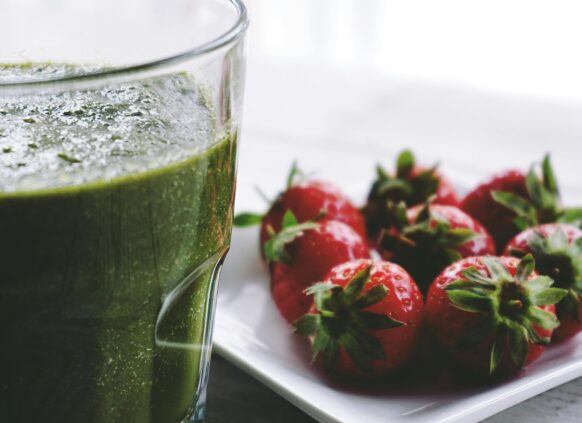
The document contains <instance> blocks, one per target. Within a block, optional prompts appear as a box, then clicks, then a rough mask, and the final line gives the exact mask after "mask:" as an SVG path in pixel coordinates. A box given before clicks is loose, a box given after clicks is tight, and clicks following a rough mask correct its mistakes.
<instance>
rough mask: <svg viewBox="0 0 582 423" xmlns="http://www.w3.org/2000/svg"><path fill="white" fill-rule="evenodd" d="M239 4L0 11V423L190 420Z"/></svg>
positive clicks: (225, 147) (215, 237)
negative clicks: (0, 41)
mask: <svg viewBox="0 0 582 423" xmlns="http://www.w3.org/2000/svg"><path fill="white" fill-rule="evenodd" d="M247 25H248V22H247V15H246V10H245V7H244V5H243V4H242V3H241V2H240V1H239V0H140V1H129V0H128V1H119V0H83V1H79V0H0V39H1V40H2V43H1V44H0V422H6V423H8V422H10V423H32V422H34V423H37V422H43V423H73V422H74V423H179V422H199V421H202V420H203V417H204V402H205V390H206V384H207V380H208V366H209V360H210V350H211V338H212V324H213V314H214V302H215V295H216V289H217V280H218V275H219V271H220V267H221V264H222V261H223V259H224V257H225V255H226V252H227V250H228V248H229V244H230V234H231V224H232V213H233V201H234V191H235V180H236V178H235V174H236V144H237V138H238V133H239V126H240V114H241V104H242V95H243V84H244V76H245V53H244V38H245V31H246V28H247Z"/></svg>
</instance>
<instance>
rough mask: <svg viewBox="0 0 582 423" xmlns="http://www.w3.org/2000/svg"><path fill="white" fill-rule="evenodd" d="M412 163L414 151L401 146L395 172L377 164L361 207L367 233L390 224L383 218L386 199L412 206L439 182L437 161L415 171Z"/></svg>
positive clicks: (427, 195) (434, 191)
mask: <svg viewBox="0 0 582 423" xmlns="http://www.w3.org/2000/svg"><path fill="white" fill-rule="evenodd" d="M415 165H416V159H415V157H414V154H413V153H412V152H411V151H410V150H404V151H402V152H401V153H400V154H399V155H398V158H397V160H396V173H395V174H394V175H392V174H390V173H389V172H387V171H386V170H384V169H383V168H382V167H381V166H380V165H378V166H377V167H376V180H375V181H374V183H373V184H372V188H371V189H370V193H369V194H368V204H367V205H366V207H364V209H363V213H364V216H365V217H366V225H367V228H366V229H367V231H368V234H369V235H370V236H374V235H375V234H376V233H377V232H378V231H379V230H380V229H383V228H387V227H389V222H387V221H385V208H386V207H387V205H388V202H392V203H400V202H401V201H403V202H404V203H405V204H406V205H408V206H413V205H416V204H420V203H423V202H425V201H426V200H427V199H428V198H429V197H430V196H432V195H434V194H435V193H436V191H437V189H438V187H439V184H440V179H439V176H438V174H437V172H436V170H437V167H438V165H435V166H433V167H430V168H428V169H425V170H423V171H420V172H414V169H415Z"/></svg>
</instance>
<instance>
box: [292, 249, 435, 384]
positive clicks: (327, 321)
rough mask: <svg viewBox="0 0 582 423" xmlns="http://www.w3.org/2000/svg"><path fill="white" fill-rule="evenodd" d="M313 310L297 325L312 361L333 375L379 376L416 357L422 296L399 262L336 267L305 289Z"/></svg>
mask: <svg viewBox="0 0 582 423" xmlns="http://www.w3.org/2000/svg"><path fill="white" fill-rule="evenodd" d="M306 292H307V293H308V294H310V295H313V297H314V305H313V307H312V309H311V311H310V312H309V313H308V314H306V315H304V316H303V317H301V318H300V319H298V320H297V321H295V322H294V323H293V327H294V330H295V333H297V334H299V335H302V336H307V337H309V339H310V340H311V343H312V347H313V358H314V360H315V361H316V362H317V363H320V364H322V365H323V367H324V370H325V371H326V372H328V373H330V374H332V375H335V376H340V377H344V378H354V377H355V378H362V377H363V378H376V377H379V376H382V375H385V374H388V373H391V372H394V371H395V370H397V369H400V368H402V367H403V366H404V365H405V364H406V363H408V362H409V360H410V359H411V358H412V357H413V355H414V354H413V353H414V350H415V348H416V347H417V345H418V342H419V340H420V336H421V332H422V322H423V308H424V306H423V302H422V294H421V293H420V291H419V290H418V288H417V286H416V284H415V283H414V281H413V279H412V278H411V277H410V275H409V274H408V273H406V271H405V270H404V269H403V268H402V267H400V266H398V265H397V264H394V263H389V262H379V263H374V264H372V262H371V260H355V261H351V262H349V263H344V264H341V265H339V266H337V267H334V268H333V269H332V270H331V271H330V272H329V274H328V275H327V277H326V278H325V280H324V281H323V282H321V283H317V284H315V285H313V286H311V287H310V288H309V289H307V291H306Z"/></svg>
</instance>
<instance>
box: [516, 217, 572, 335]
mask: <svg viewBox="0 0 582 423" xmlns="http://www.w3.org/2000/svg"><path fill="white" fill-rule="evenodd" d="M505 254H506V255H510V254H511V255H514V256H518V257H523V256H524V255H526V254H532V255H533V256H534V258H535V260H536V270H537V272H538V273H539V274H541V275H546V276H549V277H551V278H552V279H553V280H554V282H555V285H556V287H558V288H563V289H565V290H567V291H568V295H566V297H565V298H564V299H563V300H562V301H561V302H560V303H558V304H557V305H556V310H557V315H558V319H559V320H560V326H559V327H558V328H557V329H556V330H555V332H554V336H553V338H552V339H553V340H554V341H561V340H564V339H567V338H570V337H572V336H574V335H575V334H577V333H578V332H580V331H581V330H582V306H580V301H581V300H582V230H580V229H578V228H577V227H576V226H573V225H568V224H564V223H561V224H556V223H547V224H545V225H541V226H538V227H535V228H529V229H526V230H525V231H523V232H521V233H520V234H519V235H517V236H516V237H515V238H513V239H512V240H511V241H510V242H509V244H507V247H506V248H505Z"/></svg>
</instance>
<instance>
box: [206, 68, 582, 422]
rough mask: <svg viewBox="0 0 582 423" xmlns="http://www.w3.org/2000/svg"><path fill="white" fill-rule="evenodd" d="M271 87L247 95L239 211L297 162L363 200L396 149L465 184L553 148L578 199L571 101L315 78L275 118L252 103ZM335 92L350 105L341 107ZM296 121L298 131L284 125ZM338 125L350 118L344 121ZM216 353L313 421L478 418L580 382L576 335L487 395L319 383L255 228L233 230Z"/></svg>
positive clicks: (273, 187) (571, 196) (581, 343)
mask: <svg viewBox="0 0 582 423" xmlns="http://www.w3.org/2000/svg"><path fill="white" fill-rule="evenodd" d="M265 79H266V81H265ZM289 80H290V81H292V80H293V78H291V79H289ZM269 81H270V79H269V78H268V77H265V78H263V79H262V80H261V84H255V85H256V86H255V90H251V92H253V93H255V96H254V97H253V98H251V99H250V100H251V101H250V106H252V107H249V109H251V110H249V111H250V112H253V111H254V115H253V113H250V114H251V115H252V116H250V119H248V120H247V126H246V127H245V133H244V135H245V137H244V140H243V144H242V146H243V148H242V150H241V157H240V159H241V160H240V163H239V169H240V171H239V182H238V193H237V209H238V210H237V211H239V212H240V211H249V210H254V211H259V210H262V209H263V208H264V207H265V206H264V204H263V203H262V202H261V200H260V199H259V197H258V196H257V195H256V193H255V192H254V190H253V187H254V186H255V185H258V186H260V187H261V188H262V189H263V190H265V192H267V193H268V194H269V195H274V194H275V193H276V192H277V191H278V190H279V189H280V188H281V187H282V186H283V184H284V178H285V175H286V172H287V169H288V167H289V166H290V163H291V160H292V159H293V158H295V157H297V158H299V159H300V165H301V166H302V167H303V168H304V169H306V170H308V171H311V170H319V171H321V175H320V176H321V177H322V178H325V179H328V180H330V181H334V182H335V183H336V184H337V185H339V186H340V187H341V188H342V189H343V190H344V191H345V192H346V193H348V194H349V195H350V196H352V198H354V200H355V201H356V202H359V204H361V203H362V201H363V199H364V197H365V195H366V191H367V188H368V184H369V183H370V181H371V179H372V177H373V174H374V165H375V164H376V163H377V162H381V163H382V164H384V165H386V166H389V165H391V164H392V163H393V160H394V157H395V153H396V151H397V150H399V149H400V148H401V147H402V146H405V145H410V146H412V147H413V148H414V149H415V150H416V152H417V154H418V155H419V156H420V160H422V161H423V162H424V163H427V164H431V163H433V162H435V161H437V160H441V165H442V166H441V168H442V170H443V172H444V173H445V174H446V175H447V176H449V177H450V178H452V179H453V180H454V181H456V182H457V183H459V184H462V185H463V186H464V187H471V186H473V185H474V184H475V183H477V181H479V180H481V179H484V178H485V177H486V176H487V175H488V174H490V173H491V172H494V171H496V170H501V169H505V168H509V167H521V168H523V169H527V166H528V165H529V163H530V162H531V161H533V160H539V159H541V156H542V154H543V152H544V151H545V150H547V149H551V150H552V153H553V158H554V164H555V165H556V168H557V172H558V177H559V179H560V183H561V185H562V188H563V191H564V192H563V194H564V197H565V200H566V201H567V203H569V204H582V192H581V191H580V189H579V182H578V181H579V179H578V178H577V176H576V175H578V173H579V165H578V164H577V161H578V158H579V157H580V155H579V153H580V151H582V146H580V144H579V143H578V144H577V143H575V142H570V141H569V138H568V136H574V135H576V136H577V137H578V138H579V135H580V134H581V133H582V127H581V126H580V124H579V122H580V121H579V120H576V119H569V118H567V117H568V116H574V114H573V111H574V110H576V111H579V110H580V109H582V108H580V107H579V106H578V105H576V106H570V105H566V106H565V105H561V104H553V103H551V102H534V101H530V100H527V99H522V98H517V97H502V96H500V97H492V96H490V95H482V94H479V93H472V92H468V91H467V92H465V91H459V90H448V89H441V88H434V87H430V86H416V85H414V86H413V85H408V86H404V89H400V88H399V89H398V90H396V89H393V87H391V86H390V85H386V84H375V85H374V84H368V83H366V84H364V83H361V84H360V85H362V86H361V87H360V86H359V85H355V83H353V82H352V83H351V84H348V83H346V84H345V85H342V90H341V91H338V90H337V87H338V86H339V85H338V84H337V83H335V82H333V83H328V82H326V80H322V81H319V80H318V83H317V84H315V83H314V84H313V86H311V85H307V88H305V87H303V85H297V86H292V87H290V88H289V91H290V92H289V93H288V95H282V96H281V98H285V99H286V102H283V103H282V106H281V107H287V109H289V110H287V109H285V113H281V112H280V109H279V108H278V107H277V108H275V110H276V113H273V112H269V110H268V109H269V108H270V107H272V105H271V103H269V102H268V101H266V99H268V98H270V97H269V96H270V95H271V94H269V93H267V92H265V93H264V95H263V96H261V95H260V93H261V91H260V90H259V88H260V87H263V86H264V85H266V86H267V87H270V88H271V89H273V87H278V89H283V90H285V89H286V87H287V85H285V84H281V83H277V80H275V81H274V82H273V83H269ZM308 82H309V81H308ZM326 84H327V85H329V87H328V88H326V86H327V85H326ZM354 87H355V88H354ZM399 87H400V86H399ZM352 88H353V90H351V91H350V89H352ZM356 88H358V89H356ZM293 90H296V91H300V92H301V93H303V94H305V96H307V95H308V94H309V91H310V90H311V91H313V92H325V93H327V94H329V95H325V96H324V95H321V96H319V97H317V98H321V99H329V101H328V100H326V103H325V104H323V105H316V106H313V107H311V106H310V103H309V102H305V101H304V102H300V101H299V100H300V99H302V98H304V96H303V95H298V94H296V93H295V94H294V93H292V92H291V91H293ZM264 91H267V90H266V89H264ZM352 91H353V92H352ZM339 92H341V94H342V95H344V96H347V98H349V101H340V99H338V95H339V94H338V93H339ZM257 93H258V94H257ZM399 93H400V94H399ZM310 98H311V97H310ZM411 99H413V100H414V101H412V100H411ZM322 101H323V100H322ZM299 103H301V104H299ZM403 105H405V106H406V107H403ZM300 106H301V107H300ZM569 112H572V113H569ZM575 115H576V116H579V113H578V114H575ZM289 116H291V118H290V117H289ZM253 117H254V119H253ZM259 117H260V119H259ZM346 117H349V119H348V118H346ZM355 117H357V119H356V118H355ZM526 117H527V119H526ZM293 120H296V121H297V122H301V125H298V126H296V125H293V124H291V121H293ZM352 121H354V122H352ZM248 122H250V123H248ZM346 122H347V123H349V122H352V123H350V126H346V125H347V123H346ZM463 128H465V129H466V130H465V129H463ZM468 128H470V129H468ZM318 131H319V132H318ZM468 140H469V141H470V142H468ZM214 346H215V351H216V352H218V353H219V354H220V355H222V356H223V357H225V358H226V359H228V360H229V361H231V362H232V363H234V364H235V365H237V366H239V367H240V368H242V369H243V370H245V371H246V372H248V373H249V374H250V375H252V376H253V377H255V378H257V379H258V380H260V381H262V382H263V383H265V384H266V385H267V386H269V387H270V388H271V389H273V390H274V391H276V392H278V393H279V394H280V395H282V396H283V397H285V398H286V399H288V400H289V401H290V402H292V403H293V404H295V405H296V406H298V407H299V408H301V409H302V410H304V411H305V412H306V413H308V414H309V415H311V416H312V417H314V418H315V419H317V420H319V421H322V422H349V423H379V422H387V421H391V422H410V423H420V422H431V423H433V422H457V421H463V422H471V421H478V420H481V419H484V418H486V417H488V416H491V415H493V414H495V413H497V412H499V411H501V410H503V409H505V408H508V407H511V406H513V405H515V404H517V403H519V402H522V401H524V400H526V399H528V398H530V397H532V396H535V395H537V394H539V393H541V392H543V391H546V390H548V389H551V388H553V387H555V386H557V385H560V384H563V383H565V382H568V381H570V380H572V379H575V378H577V377H580V376H582V335H580V336H578V337H576V338H574V339H572V340H570V341H568V342H567V343H565V344H562V345H559V346H553V347H551V348H549V349H548V350H547V351H546V352H545V354H544V355H543V356H542V358H541V359H540V360H539V361H537V362H536V363H534V364H532V365H531V366H529V367H528V368H527V369H525V370H524V371H523V372H522V373H521V374H520V376H519V377H518V378H515V379H513V380H510V381H507V382H505V383H502V384H498V385H494V386H489V387H486V388H473V389H470V390H456V391H455V390H448V389H444V388H443V389H440V390H439V389H438V387H437V389H436V390H435V389H434V388H424V389H421V388H420V387H419V389H418V390H415V389H406V390H402V391H396V390H394V389H392V390H391V391H390V392H381V393H369V392H368V393H366V392H362V391H357V390H346V389H345V388H340V387H337V386H334V385H332V384H329V383H325V382H323V381H322V380H321V378H320V377H319V376H318V374H317V373H316V372H314V371H313V369H312V368H311V367H310V365H309V363H308V360H307V359H306V355H307V346H306V345H305V343H304V342H303V340H302V339H300V338H299V337H296V336H294V335H292V334H291V332H290V330H289V327H288V326H287V325H286V323H285V322H284V320H283V319H282V318H281V317H280V316H279V313H278V312H277V310H276V308H275V306H274V304H273V302H272V300H271V298H270V293H269V278H268V274H267V270H266V268H265V267H264V265H263V263H262V262H261V259H260V257H259V252H258V234H257V230H256V229H244V230H235V231H234V235H233V241H232V249H231V252H230V253H229V256H228V258H227V261H226V263H225V267H224V271H223V274H222V278H221V282H220V290H219V296H218V309H217V315H216V327H215V335H214ZM437 383H438V382H437Z"/></svg>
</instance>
